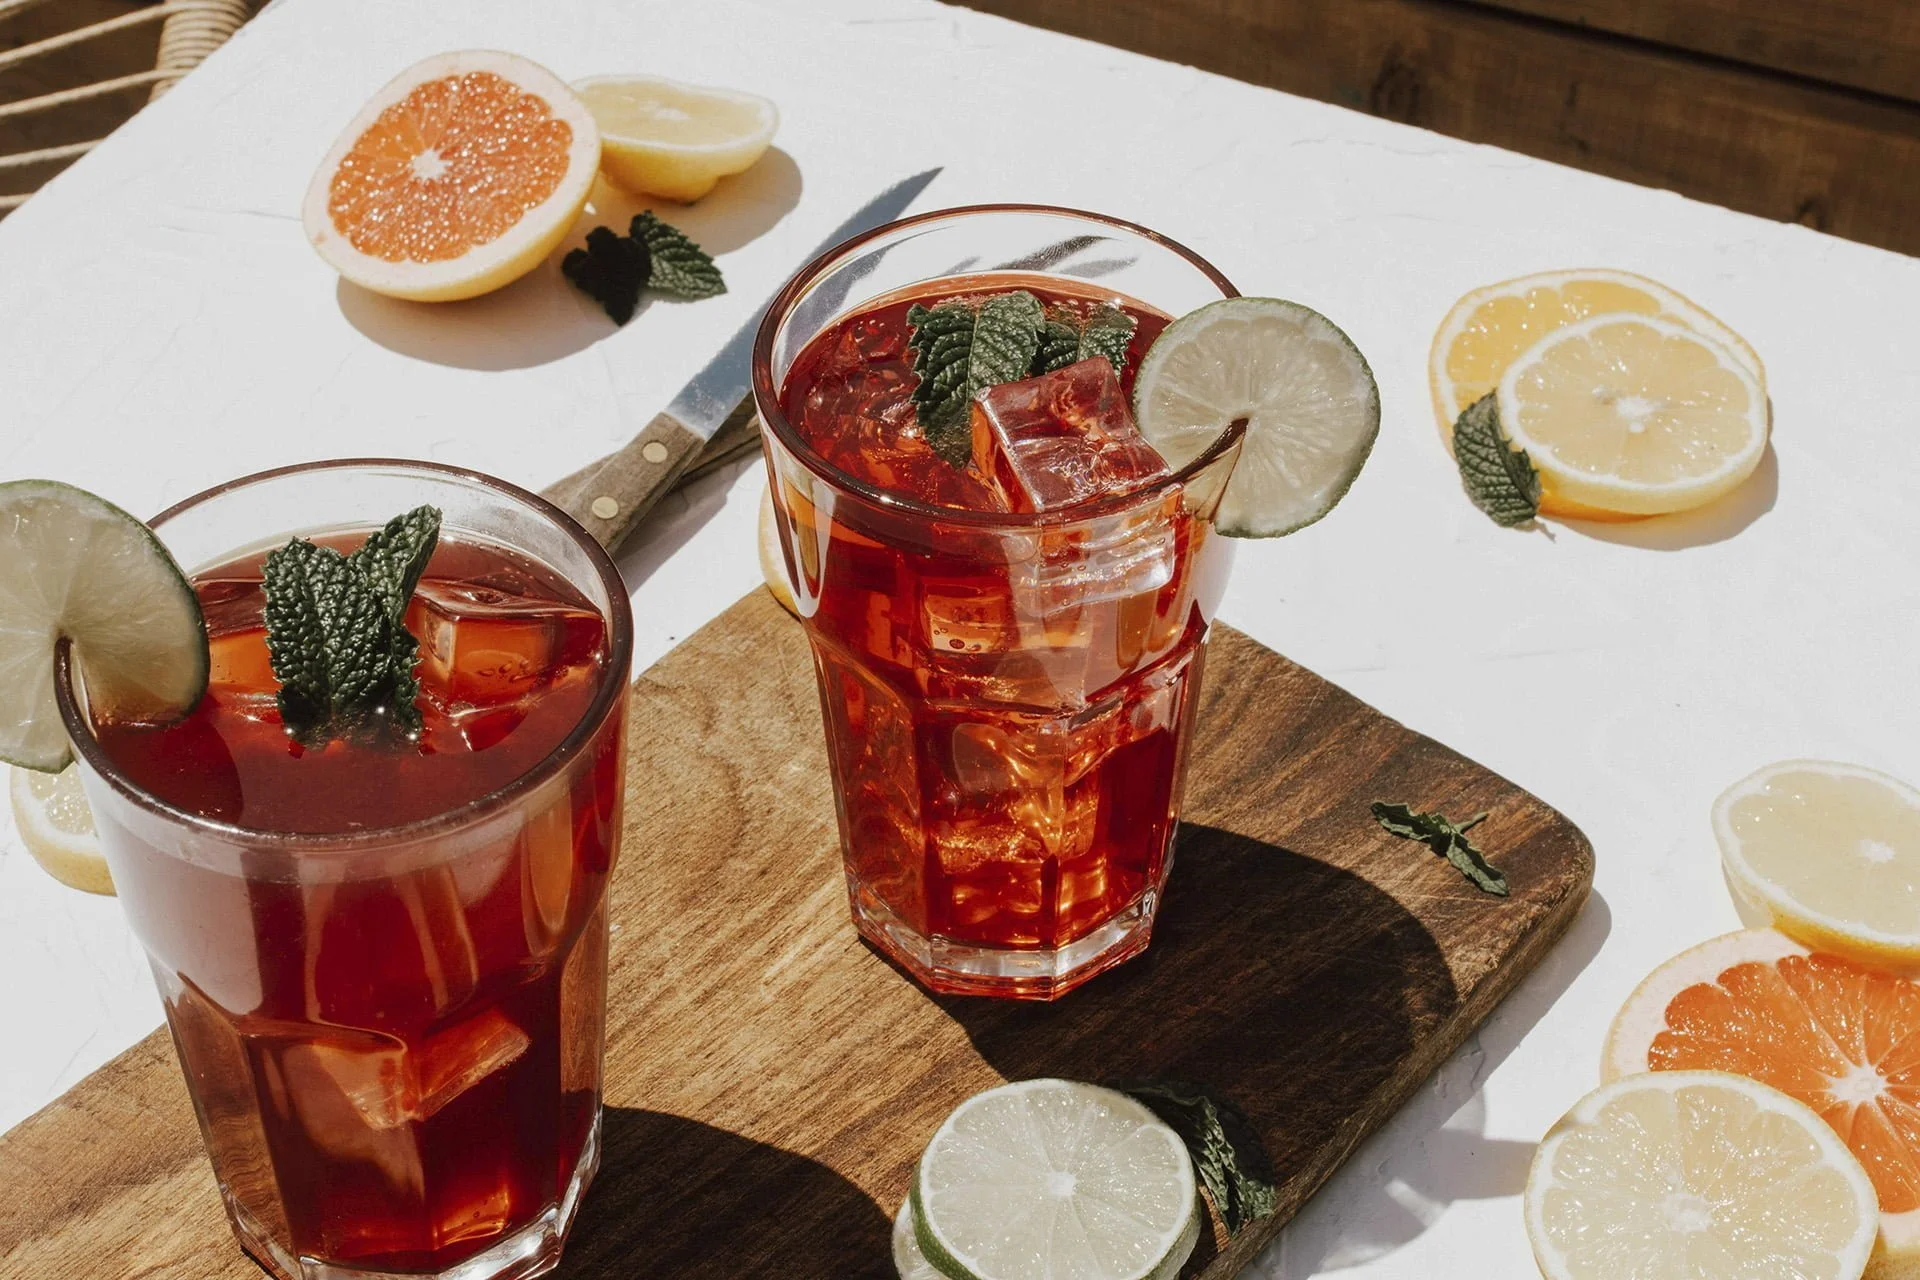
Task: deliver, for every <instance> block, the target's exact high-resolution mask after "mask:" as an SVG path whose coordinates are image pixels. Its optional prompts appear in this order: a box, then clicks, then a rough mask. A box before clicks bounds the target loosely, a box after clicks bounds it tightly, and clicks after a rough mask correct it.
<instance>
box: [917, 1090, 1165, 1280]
mask: <svg viewBox="0 0 1920 1280" xmlns="http://www.w3.org/2000/svg"><path fill="white" fill-rule="evenodd" d="M1198 1195H1199V1192H1198V1187H1197V1184H1196V1183H1195V1181H1194V1174H1193V1162H1192V1160H1191V1159H1190V1158H1189V1157H1188V1155H1187V1149H1186V1146H1185V1145H1184V1144H1183V1143H1182V1142H1181V1141H1180V1135H1178V1134H1177V1133H1175V1132H1174V1131H1173V1130H1172V1129H1171V1128H1170V1127H1169V1126H1168V1125H1167V1124H1166V1123H1165V1122H1164V1121H1162V1120H1161V1119H1160V1118H1159V1117H1158V1116H1156V1115H1154V1114H1153V1112H1151V1111H1149V1110H1148V1109H1147V1108H1146V1107H1144V1106H1142V1105H1141V1104H1140V1103H1138V1102H1135V1101H1134V1100H1133V1099H1132V1098H1129V1097H1128V1096H1127V1095H1125V1094H1123V1093H1116V1092H1114V1091H1113V1090H1111V1089H1102V1088H1099V1087H1098V1086H1096V1085H1090V1084H1077V1083H1075V1082H1073V1081H1070V1080H1024V1081H1021V1082H1020V1083H1018V1084H1007V1085H1001V1086H1000V1087H999V1088H997V1089H989V1090H987V1091H986V1092H985V1093H979V1094H975V1095H974V1096H973V1097H971V1098H969V1099H967V1100H966V1101H965V1102H963V1103H961V1104H960V1105H959V1106H958V1107H957V1108H955V1110H954V1112H953V1114H952V1115H950V1116H948V1117H947V1120H946V1123H944V1124H942V1125H941V1126H940V1128H939V1131H938V1132H936V1133H935V1134H934V1135H933V1141H931V1142H930V1143H928V1144H927V1149H926V1151H925V1153H924V1154H922V1155H921V1157H920V1167H919V1169H918V1170H917V1171H916V1172H915V1175H914V1182H913V1194H912V1210H913V1215H914V1227H915V1236H916V1238H917V1240H918V1243H919V1246H920V1251H921V1254H922V1255H923V1257H924V1258H925V1260H926V1261H928V1262H930V1263H932V1264H933V1266H934V1267H935V1269H936V1270H938V1271H939V1272H940V1273H942V1274H943V1275H946V1276H949V1277H952V1280H1052V1278H1053V1277H1060V1276H1073V1277H1075V1280H1163V1278H1165V1280H1171V1277H1174V1276H1177V1275H1178V1274H1179V1273H1180V1268H1181V1267H1182V1266H1184V1265H1185V1263H1186V1260H1187V1258H1188V1257H1189V1256H1191V1254H1192V1253H1193V1248H1194V1245H1195V1243H1196V1242H1197V1241H1198V1240H1199V1238H1200V1226H1199V1221H1200V1218H1199V1214H1200V1202H1199V1199H1198Z"/></svg>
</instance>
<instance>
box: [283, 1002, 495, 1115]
mask: <svg viewBox="0 0 1920 1280" xmlns="http://www.w3.org/2000/svg"><path fill="white" fill-rule="evenodd" d="M531 1043H532V1041H531V1040H529V1039H528V1037H527V1033H526V1032H525V1031H523V1030H521V1028H520V1026H519V1024H517V1023H515V1022H514V1021H513V1020H512V1019H510V1018H508V1017H507V1016H506V1014H504V1013H502V1012H500V1010H498V1009H487V1010H484V1011H482V1012H480V1013H478V1014H476V1015H474V1016H473V1017H471V1018H466V1019H464V1020H462V1021H460V1022H456V1023H454V1024H453V1025H451V1026H449V1027H445V1028H443V1029H442V1030H439V1031H436V1032H433V1033H432V1034H430V1035H426V1036H423V1037H420V1038H417V1039H414V1040H410V1041H408V1040H400V1039H397V1038H395V1037H392V1036H387V1035H381V1034H378V1033H375V1032H353V1031H347V1030H344V1029H342V1030H340V1031H336V1032H334V1033H333V1034H330V1035H328V1036H325V1037H322V1038H319V1039H314V1040H304V1041H300V1042H297V1043H294V1044H288V1045H284V1046H282V1047H281V1049H280V1053H279V1058H280V1073H281V1078H282V1079H283V1080H285V1082H286V1086H287V1093H288V1096H289V1099H290V1101H291V1102H292V1104H293V1106H294V1108H295V1109H296V1110H297V1111H299V1113H300V1114H301V1117H302V1119H303V1120H304V1121H305V1122H306V1127H307V1129H308V1132H309V1134H310V1135H311V1136H312V1137H313V1139H314V1141H315V1142H316V1143H317V1144H320V1145H322V1146H327V1145H328V1144H329V1143H330V1142H331V1141H334V1140H336V1139H337V1137H338V1136H339V1135H343V1134H344V1133H345V1132H347V1131H350V1130H352V1129H355V1128H363V1129H375V1130H382V1131H384V1130H390V1129H397V1128H399V1127H400V1126H402V1125H405V1124H412V1123H418V1122H419V1121H422V1120H425V1119H427V1118H428V1117H430V1116H432V1115H433V1114H434V1113H435V1112H437V1111H439V1110H440V1109H441V1108H442V1107H445V1106H446V1105H447V1104H448V1103H449V1102H452V1101H453V1100H454V1099H455V1098H457V1097H459V1096H460V1095H461V1094H462V1093H465V1092H466V1091H467V1090H468V1089H471V1088H472V1087H473V1086H474V1085H476V1084H478V1083H479V1082H480V1081H482V1080H484V1079H486V1078H487V1077H488V1076H490V1075H492V1074H493V1073H494V1072H496V1071H499V1070H500V1069H502V1068H503V1067H506V1066H507V1065H509V1064H510V1063H512V1062H513V1061H515V1060H516V1059H517V1058H519V1057H520V1055H521V1054H523V1053H525V1052H526V1051H527V1046H528V1045H529V1044H531ZM329 1135H335V1137H332V1138H330V1137H329Z"/></svg>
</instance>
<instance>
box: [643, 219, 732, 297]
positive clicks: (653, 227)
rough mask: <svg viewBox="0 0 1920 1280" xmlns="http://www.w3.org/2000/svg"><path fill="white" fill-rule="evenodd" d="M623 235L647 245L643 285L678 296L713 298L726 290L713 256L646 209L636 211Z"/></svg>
mask: <svg viewBox="0 0 1920 1280" xmlns="http://www.w3.org/2000/svg"><path fill="white" fill-rule="evenodd" d="M627 236H628V238H630V239H633V240H637V241H639V242H640V243H641V244H644V245H645V246H646V247H647V254H648V257H649V259H650V261H651V270H649V272H648V273H647V287H648V288H649V289H658V290H660V291H661V292H662V293H672V294H677V295H678V296H680V297H682V298H714V297H718V296H719V295H721V294H723V293H725V292H726V291H727V282H726V280H725V279H723V278H722V277H721V275H720V268H719V267H717V266H715V265H714V261H713V258H712V257H711V256H709V255H708V254H707V252H706V251H705V250H704V249H702V248H701V247H700V246H699V245H697V244H695V243H694V242H693V241H692V240H690V239H688V238H687V236H686V233H685V232H683V231H681V230H680V229H679V228H678V227H674V226H671V225H669V224H668V223H665V222H662V221H661V220H660V219H659V217H658V216H656V215H655V214H652V213H649V212H644V211H643V212H640V213H636V214H635V215H634V216H633V222H632V224H631V225H630V226H629V227H628V229H627Z"/></svg>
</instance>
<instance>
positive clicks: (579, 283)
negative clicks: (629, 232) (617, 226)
mask: <svg viewBox="0 0 1920 1280" xmlns="http://www.w3.org/2000/svg"><path fill="white" fill-rule="evenodd" d="M560 274H562V275H564V276H565V277H566V278H567V279H569V280H571V281H573V283H574V286H575V287H576V288H578V289H579V290H580V291H581V292H582V293H584V294H586V295H587V296H588V297H589V298H592V299H593V300H594V301H595V302H597V303H599V304H600V307H601V310H603V311H605V312H606V313H607V319H609V320H611V321H613V322H614V323H615V324H625V323H626V322H627V321H629V320H631V319H633V313H634V310H635V309H636V308H637V307H639V305H640V290H641V289H642V288H644V287H645V286H646V283H647V281H648V279H650V278H651V276H652V274H653V255H652V253H650V252H649V251H648V249H647V246H646V244H645V243H643V242H642V241H640V240H637V239H635V238H634V237H632V236H623V235H620V234H618V233H617V232H614V231H610V230H608V229H607V228H606V227H595V228H594V229H593V230H591V231H589V232H587V247H586V248H584V249H575V250H574V251H573V252H571V253H569V254H568V255H567V256H566V257H564V258H562V259H561V260H560Z"/></svg>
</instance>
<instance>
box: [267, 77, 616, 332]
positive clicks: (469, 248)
mask: <svg viewBox="0 0 1920 1280" xmlns="http://www.w3.org/2000/svg"><path fill="white" fill-rule="evenodd" d="M599 167H600V133H599V130H598V129H597V128H596V126H595V125H594V122H593V114H592V113H591V112H589V111H588V110H587V107H586V104H585V103H583V102H581V101H580V99H579V97H578V96H577V95H575V94H574V92H573V90H571V89H569V88H568V87H567V86H566V85H565V84H564V83H562V82H561V81H560V80H559V79H558V78H557V77H556V76H554V74H553V73H552V72H550V71H548V70H546V69H545V68H544V67H541V66H539V65H537V64H535V63H533V62H529V61H528V60H527V59H525V58H522V57H518V56H516V55H514V54H510V53H498V52H494V51H492V50H470V51H467V52H463V53H445V54H440V55H438V56H437V57H432V58H428V59H427V60H426V61H424V62H421V63H418V64H416V65H414V66H412V67H409V68H408V69H407V70H405V71H403V72H401V73H400V74H399V75H398V76H396V77H394V79H393V80H392V81H391V82H389V83H388V84H387V86H386V87H385V88H383V89H381V90H380V92H378V93H376V94H375V95H374V96H373V98H372V100H371V101H369V102H368V103H367V104H366V106H365V107H363V108H362V109H361V111H360V114H359V115H357V116H355V117H354V119H353V121H352V123H350V124H348V126H347V128H346V130H345V132H343V133H342V134H341V135H340V138H339V140H338V141H337V142H335V143H334V145H333V149H332V150H331V151H329V152H328V153H327V156H326V159H324V160H323V161H322V162H321V164H320V168H319V169H318V170H317V171H316V172H315V173H314V175H313V182H312V184H311V185H310V186H309V187H308V188H307V196H306V202H305V205H304V207H303V211H302V218H303V222H304V224H305V227H306V232H307V237H308V239H310V240H311V241H312V242H313V245H314V247H315V248H316V249H318V250H319V252H320V256H321V257H322V258H325V259H326V260H327V262H328V263H329V264H331V265H332V266H333V268H334V269H335V270H336V271H338V272H339V273H340V274H341V275H343V276H345V277H346V278H347V279H348V280H351V281H352V282H353V283H355V284H357V285H360V286H361V287H363V288H366V289H371V290H372V291H374V292H375V293H383V294H387V295H389V296H392V297H396V298H409V299H412V300H414V301H418V302H447V301H453V300H456V299H460V298H471V297H474V296H476V295H478V294H482V293H486V292H488V291H490V290H493V289H498V288H500V287H501V286H502V285H506V284H509V283H511V282H512V281H514V280H517V279H519V278H520V277H521V276H523V275H525V274H526V273H527V272H528V271H530V270H532V269H533V268H534V267H535V266H537V265H538V264H539V263H540V261H541V260H542V259H543V258H545V257H546V256H547V254H549V253H551V252H552V251H553V250H554V248H556V247H557V246H558V245H559V244H560V242H561V241H562V240H564V239H565V238H566V236H567V233H568V232H569V231H570V230H571V229H572V227H573V222H574V219H575V218H576V217H578V216H579V213H580V210H581V208H582V207H583V206H584V205H585V204H586V200H587V194H588V192H590V191H591V190H592V188H593V179H594V175H595V174H596V173H597V172H598V171H599Z"/></svg>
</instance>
